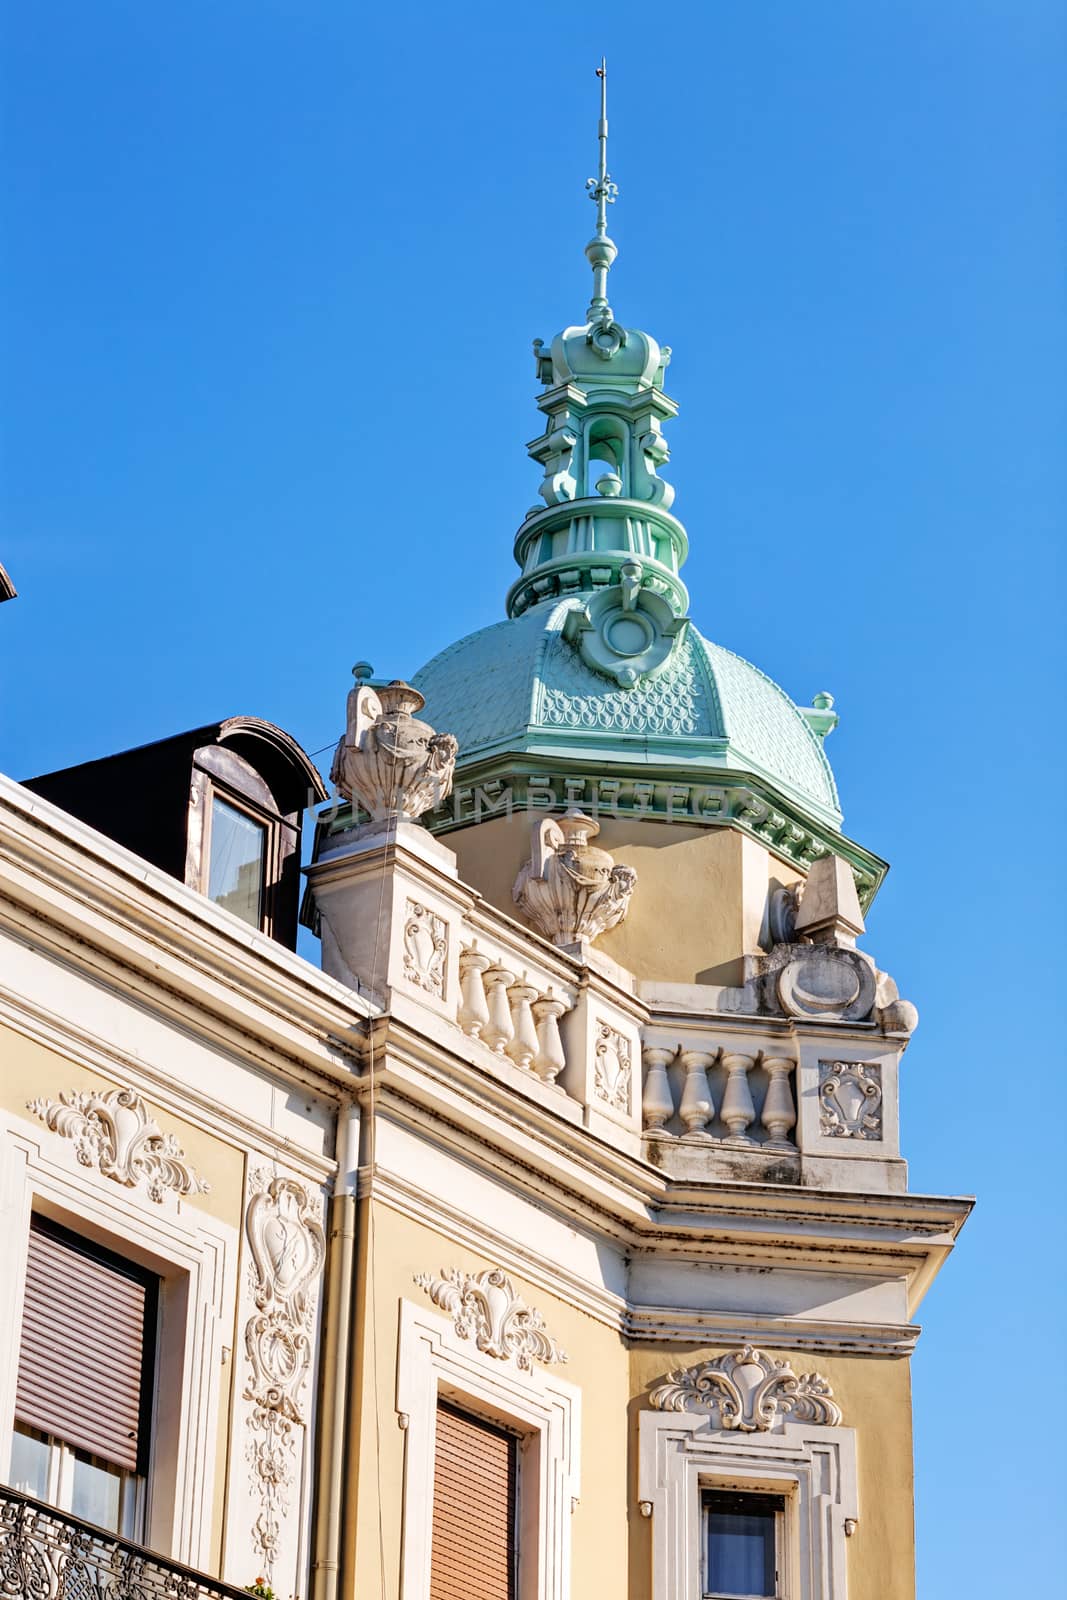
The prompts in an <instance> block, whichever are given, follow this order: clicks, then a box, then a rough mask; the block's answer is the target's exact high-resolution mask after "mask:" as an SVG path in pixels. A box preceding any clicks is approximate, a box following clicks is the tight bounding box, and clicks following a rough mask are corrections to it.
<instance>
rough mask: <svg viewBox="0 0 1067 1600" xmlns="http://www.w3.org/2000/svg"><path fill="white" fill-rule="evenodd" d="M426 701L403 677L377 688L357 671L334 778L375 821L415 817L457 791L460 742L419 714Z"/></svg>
mask: <svg viewBox="0 0 1067 1600" xmlns="http://www.w3.org/2000/svg"><path fill="white" fill-rule="evenodd" d="M425 704H426V702H425V700H424V699H423V697H422V695H421V694H420V693H419V691H418V690H417V689H413V688H412V687H411V685H410V683H404V682H403V681H402V680H401V679H399V678H397V679H395V680H394V681H393V682H392V683H390V684H388V685H387V686H386V687H385V688H381V689H372V688H371V687H370V686H369V685H368V684H365V683H363V682H361V681H360V678H359V677H358V676H357V677H356V684H355V687H354V688H353V689H351V690H350V691H349V695H348V716H347V726H346V728H345V733H344V737H343V738H342V739H341V741H340V742H339V744H338V746H337V751H336V753H335V755H334V758H333V766H332V767H331V769H330V778H331V780H332V782H334V783H335V784H336V785H337V788H338V789H339V790H340V792H341V794H343V795H344V796H345V798H346V799H348V800H353V801H355V802H356V803H357V804H359V805H360V806H362V807H363V809H364V811H367V812H369V813H370V816H371V818H372V820H373V821H375V822H386V821H388V820H392V819H396V820H402V821H404V822H414V820H415V819H416V817H421V816H422V813H423V812H424V811H428V810H429V809H430V807H431V806H436V805H440V803H441V801H442V800H444V799H445V798H446V797H447V796H448V794H449V793H450V792H451V789H452V774H453V771H454V769H455V765H456V753H457V751H458V749H459V746H458V744H457V743H456V740H455V739H454V738H453V737H452V735H451V734H450V733H435V732H434V730H433V729H432V728H431V727H430V725H429V723H427V722H419V721H418V720H417V718H416V716H415V713H416V712H418V711H421V710H422V708H423V706H424V705H425Z"/></svg>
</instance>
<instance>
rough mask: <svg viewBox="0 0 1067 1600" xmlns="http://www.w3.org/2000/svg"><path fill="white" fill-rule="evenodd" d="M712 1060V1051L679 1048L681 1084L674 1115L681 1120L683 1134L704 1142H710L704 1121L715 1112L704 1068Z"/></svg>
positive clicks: (710, 1138) (713, 1054)
mask: <svg viewBox="0 0 1067 1600" xmlns="http://www.w3.org/2000/svg"><path fill="white" fill-rule="evenodd" d="M714 1060H715V1051H714V1050H683V1051H682V1066H683V1067H684V1068H685V1087H684V1088H683V1090H682V1103H681V1105H680V1106H679V1107H678V1114H679V1116H680V1117H681V1119H682V1121H683V1122H684V1123H685V1134H684V1135H683V1137H684V1138H686V1139H700V1140H702V1141H704V1142H705V1143H708V1144H712V1143H714V1140H713V1139H712V1136H711V1134H710V1133H708V1131H707V1127H708V1123H709V1122H710V1121H711V1119H712V1117H713V1116H714V1115H715V1102H714V1100H713V1099H712V1098H711V1084H710V1083H709V1082H708V1068H709V1067H710V1066H711V1064H712V1062H713V1061H714Z"/></svg>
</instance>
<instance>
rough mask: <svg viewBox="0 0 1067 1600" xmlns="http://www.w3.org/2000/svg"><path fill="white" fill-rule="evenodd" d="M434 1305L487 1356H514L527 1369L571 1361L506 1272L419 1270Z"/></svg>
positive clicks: (420, 1282)
mask: <svg viewBox="0 0 1067 1600" xmlns="http://www.w3.org/2000/svg"><path fill="white" fill-rule="evenodd" d="M415 1282H416V1283H417V1284H418V1286H419V1288H420V1289H425V1291H426V1293H427V1294H428V1295H429V1296H430V1299H431V1300H432V1301H433V1303H434V1305H435V1306H440V1307H441V1309H442V1310H443V1311H447V1312H448V1314H449V1316H450V1317H451V1318H452V1322H453V1325H454V1327H455V1330H456V1332H457V1334H458V1335H459V1337H460V1338H461V1339H473V1340H474V1343H475V1345H476V1346H477V1348H478V1349H479V1350H480V1351H481V1352H482V1354H483V1355H487V1356H495V1357H496V1359H497V1360H498V1361H507V1360H509V1359H510V1358H511V1357H514V1360H515V1365H516V1366H517V1367H518V1368H519V1369H520V1370H521V1371H522V1372H532V1370H533V1363H534V1362H535V1361H541V1362H543V1363H544V1364H545V1365H546V1366H550V1365H552V1364H553V1363H554V1362H557V1361H566V1359H567V1356H566V1352H565V1351H564V1350H562V1349H561V1348H560V1346H559V1345H558V1344H557V1342H556V1340H555V1339H553V1338H552V1337H551V1336H550V1335H549V1334H548V1333H547V1332H546V1331H545V1325H544V1319H543V1318H542V1316H541V1313H540V1312H539V1311H535V1310H533V1309H532V1307H530V1306H528V1305H527V1304H526V1303H525V1301H524V1300H522V1299H521V1298H520V1296H519V1295H518V1293H517V1292H516V1289H515V1285H514V1284H513V1283H512V1281H511V1279H510V1278H509V1277H508V1275H507V1273H506V1272H502V1271H501V1270H500V1268H499V1267H494V1268H492V1269H491V1270H490V1271H488V1272H474V1273H470V1272H461V1271H460V1269H459V1268H458V1267H452V1268H450V1269H449V1270H448V1271H447V1272H446V1271H444V1269H442V1271H441V1275H440V1276H439V1277H438V1276H435V1275H434V1274H433V1273H430V1272H420V1273H418V1274H417V1276H416V1278H415Z"/></svg>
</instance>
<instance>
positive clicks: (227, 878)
mask: <svg viewBox="0 0 1067 1600" xmlns="http://www.w3.org/2000/svg"><path fill="white" fill-rule="evenodd" d="M266 867H267V829H266V827H265V826H264V825H263V823H262V822H257V821H256V820H255V818H254V817H252V816H250V815H249V814H248V812H246V811H242V810H239V809H238V807H237V806H235V805H232V804H231V803H230V801H228V800H223V799H221V798H220V797H219V795H217V794H213V795H212V797H211V833H210V842H209V845H208V884H207V895H208V899H209V900H214V902H215V904H216V905H220V906H222V907H223V908H224V910H226V911H231V912H232V913H233V915H234V916H235V917H240V919H241V921H242V922H247V923H248V924H249V925H250V926H251V927H253V928H259V927H261V926H262V923H263V895H264V888H265V885H266Z"/></svg>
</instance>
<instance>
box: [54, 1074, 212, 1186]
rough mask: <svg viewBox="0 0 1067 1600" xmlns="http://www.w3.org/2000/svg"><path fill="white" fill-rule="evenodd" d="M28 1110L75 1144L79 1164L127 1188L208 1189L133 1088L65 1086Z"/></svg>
mask: <svg viewBox="0 0 1067 1600" xmlns="http://www.w3.org/2000/svg"><path fill="white" fill-rule="evenodd" d="M27 1110H29V1111H32V1112H33V1114H34V1116H36V1117H40V1119H41V1121H42V1122H43V1123H44V1125H45V1127H46V1128H49V1129H50V1130H51V1131H52V1132H53V1133H58V1134H59V1135H60V1137H61V1138H63V1139H70V1140H72V1141H73V1144H74V1154H75V1155H76V1156H77V1159H78V1161H79V1162H80V1163H81V1165H82V1166H83V1167H92V1168H95V1170H96V1171H97V1172H99V1173H100V1175H101V1177H104V1178H111V1179H113V1181H114V1182H115V1183H121V1184H123V1185H124V1186H125V1187H126V1188H127V1189H137V1188H140V1187H141V1186H142V1185H143V1186H144V1189H145V1192H146V1193H147V1195H148V1198H149V1199H150V1200H154V1201H155V1202H156V1204H157V1205H158V1204H161V1203H162V1201H163V1199H164V1197H165V1195H166V1194H167V1193H168V1192H170V1193H173V1194H175V1195H186V1194H208V1193H209V1192H210V1188H211V1186H210V1184H209V1183H208V1182H207V1181H206V1179H204V1178H201V1177H200V1176H199V1175H198V1174H197V1173H196V1172H195V1171H194V1169H193V1167H192V1165H191V1164H190V1163H189V1162H188V1161H187V1160H186V1157H185V1151H184V1150H183V1149H182V1147H181V1145H180V1144H179V1143H178V1141H177V1139H176V1138H175V1136H174V1134H173V1133H164V1132H163V1130H162V1128H160V1126H159V1124H158V1122H156V1120H155V1118H154V1117H152V1116H151V1115H150V1113H149V1110H148V1107H147V1106H146V1105H145V1103H144V1101H143V1100H142V1098H141V1096H140V1095H139V1094H137V1093H135V1091H134V1090H133V1089H106V1090H104V1091H102V1092H101V1091H97V1090H93V1089H80V1090H75V1089H71V1090H65V1091H64V1092H63V1093H62V1094H61V1095H60V1097H59V1099H58V1100H30V1101H28V1102H27Z"/></svg>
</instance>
